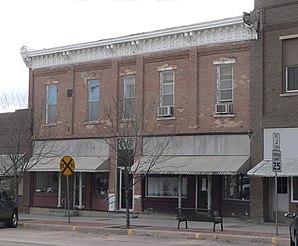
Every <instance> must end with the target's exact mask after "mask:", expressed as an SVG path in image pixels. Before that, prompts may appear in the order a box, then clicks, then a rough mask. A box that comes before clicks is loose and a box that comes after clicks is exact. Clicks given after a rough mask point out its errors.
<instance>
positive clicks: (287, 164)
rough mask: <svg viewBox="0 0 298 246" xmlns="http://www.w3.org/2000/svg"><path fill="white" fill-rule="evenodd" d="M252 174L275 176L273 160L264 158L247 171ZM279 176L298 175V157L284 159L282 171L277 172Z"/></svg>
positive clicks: (256, 175)
mask: <svg viewBox="0 0 298 246" xmlns="http://www.w3.org/2000/svg"><path fill="white" fill-rule="evenodd" d="M247 174H248V175H250V176H255V177H274V176H275V172H273V171H272V160H262V161H261V162H260V163H258V164H257V165H256V166H254V167H253V168H252V169H250V170H249V171H248V172H247ZM277 176H278V177H294V176H298V159H282V160H281V172H277Z"/></svg>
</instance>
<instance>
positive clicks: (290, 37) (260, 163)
mask: <svg viewBox="0 0 298 246" xmlns="http://www.w3.org/2000/svg"><path fill="white" fill-rule="evenodd" d="M255 11H259V13H260V21H261V22H260V24H261V25H260V31H259V38H258V40H256V41H254V42H253V45H252V50H251V54H252V55H251V87H250V92H251V122H252V123H251V125H252V130H253V137H252V141H251V164H252V166H255V167H253V168H252V169H251V170H250V171H249V172H248V174H249V175H250V176H251V177H252V178H251V188H252V189H251V217H252V218H253V219H255V220H260V221H274V220H275V214H276V210H277V209H276V205H275V202H274V201H275V186H274V185H275V182H274V180H275V179H274V176H275V173H274V172H273V171H272V149H273V133H279V134H280V150H281V158H282V171H281V172H278V182H277V185H278V187H277V188H278V194H277V195H278V215H279V217H280V218H279V219H282V218H284V214H285V212H288V211H296V208H295V204H297V202H298V151H297V141H298V140H297V139H298V135H297V134H298V117H297V115H298V109H297V108H296V105H297V103H298V93H297V92H298V65H297V64H298V15H297V11H298V1H293V0H292V1H291V0H275V1H270V0H255Z"/></svg>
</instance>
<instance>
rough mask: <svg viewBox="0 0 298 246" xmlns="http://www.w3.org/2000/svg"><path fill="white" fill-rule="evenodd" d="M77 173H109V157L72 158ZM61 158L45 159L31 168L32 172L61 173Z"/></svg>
mask: <svg viewBox="0 0 298 246" xmlns="http://www.w3.org/2000/svg"><path fill="white" fill-rule="evenodd" d="M72 158H73V159H74V161H75V172H108V171H109V157H101V158H99V157H72ZM60 161H61V157H54V158H44V159H42V160H40V161H39V162H38V163H37V164H35V165H34V166H33V167H31V168H30V169H29V170H28V171H30V172H60Z"/></svg>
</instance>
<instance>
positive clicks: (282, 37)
mask: <svg viewBox="0 0 298 246" xmlns="http://www.w3.org/2000/svg"><path fill="white" fill-rule="evenodd" d="M292 38H298V34H292V35H286V36H280V37H279V39H280V40H284V39H292Z"/></svg>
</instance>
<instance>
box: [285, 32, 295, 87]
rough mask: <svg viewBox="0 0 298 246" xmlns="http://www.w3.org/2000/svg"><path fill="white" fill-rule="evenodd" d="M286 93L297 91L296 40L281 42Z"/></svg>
mask: <svg viewBox="0 0 298 246" xmlns="http://www.w3.org/2000/svg"><path fill="white" fill-rule="evenodd" d="M283 64H284V67H285V80H286V92H293V91H295V92H297V91H298V38H293V39H285V40H283Z"/></svg>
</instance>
